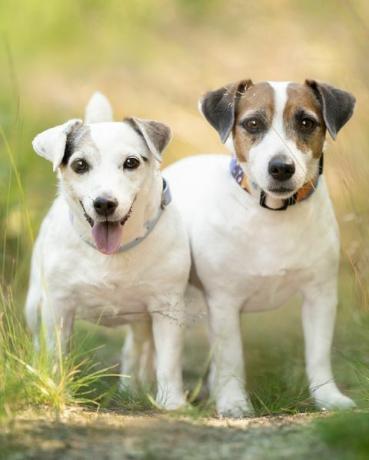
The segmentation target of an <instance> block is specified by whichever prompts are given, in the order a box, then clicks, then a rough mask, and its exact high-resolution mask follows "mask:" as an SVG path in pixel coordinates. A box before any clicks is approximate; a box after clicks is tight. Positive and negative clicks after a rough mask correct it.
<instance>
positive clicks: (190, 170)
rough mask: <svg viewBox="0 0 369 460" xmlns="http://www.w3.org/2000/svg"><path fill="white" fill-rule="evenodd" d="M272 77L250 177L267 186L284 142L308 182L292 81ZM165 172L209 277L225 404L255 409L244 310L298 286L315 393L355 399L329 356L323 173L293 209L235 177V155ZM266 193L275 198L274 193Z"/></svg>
mask: <svg viewBox="0 0 369 460" xmlns="http://www.w3.org/2000/svg"><path fill="white" fill-rule="evenodd" d="M272 86H273V88H274V89H275V96H276V97H275V101H276V107H275V108H276V110H275V114H276V115H275V118H274V120H273V129H272V130H271V131H270V132H269V133H268V134H267V135H266V136H265V139H263V140H262V142H261V143H260V144H259V145H258V146H256V147H255V148H253V149H251V152H250V153H251V159H250V168H249V169H248V172H249V174H250V175H252V177H251V179H250V180H255V181H257V185H258V186H259V187H265V188H267V182H268V177H267V173H266V171H267V164H268V161H269V159H270V157H271V156H272V155H274V154H276V153H278V151H279V150H280V149H283V152H284V153H285V154H286V155H292V156H293V158H295V161H296V163H297V165H296V169H298V168H300V170H299V172H297V171H296V174H297V175H298V176H300V175H301V178H299V179H298V181H299V182H298V183H301V185H302V184H303V183H304V182H305V181H306V178H307V176H308V174H309V168H310V167H311V166H310V163H309V158H305V157H304V158H302V156H303V154H302V153H301V152H299V151H298V149H297V147H296V145H294V144H293V143H292V141H290V140H289V139H287V138H286V137H285V133H284V129H283V124H282V114H283V107H284V104H285V101H286V84H274V83H272ZM230 145H231V143H230ZM297 159H299V161H298V162H297ZM311 161H313V160H312V159H311V158H310V162H311ZM315 166H316V165H315ZM164 175H165V176H166V177H167V178H168V180H169V181H170V183H171V184H172V193H173V197H174V201H175V203H176V205H177V207H178V208H179V210H180V212H181V214H182V217H183V219H184V221H185V223H186V225H187V230H188V233H189V236H190V244H191V251H192V255H193V264H194V266H195V269H196V272H197V274H198V276H199V278H200V280H201V282H202V284H203V287H204V293H205V296H206V301H207V305H208V311H209V327H210V337H211V346H212V353H213V364H212V369H211V373H210V384H211V391H212V394H213V396H214V398H215V400H216V406H217V410H218V413H219V414H220V415H221V416H232V417H241V416H244V415H248V414H251V413H252V412H253V409H252V406H251V403H250V400H249V398H248V395H247V392H246V389H245V374H244V362H243V356H242V338H241V331H240V318H239V315H240V313H241V312H248V311H262V310H267V309H271V308H277V307H279V306H281V305H282V304H284V303H285V302H286V301H287V300H288V299H289V298H290V297H291V296H293V295H294V294H296V293H299V294H300V295H301V297H302V299H303V307H302V312H303V313H302V317H303V326H304V334H305V343H306V370H307V375H308V379H309V385H310V390H311V394H312V396H313V398H314V399H315V401H316V404H317V405H318V407H320V408H325V409H331V408H348V407H352V406H353V402H352V401H351V400H350V399H349V398H347V397H346V396H344V395H343V394H342V393H341V392H340V391H339V390H338V388H337V386H336V384H335V382H334V379H333V375H332V371H331V364H330V347H331V342H332V335H333V328H334V322H335V311H336V303H337V293H336V284H337V270H338V259H339V234H338V228H337V223H336V219H335V216H334V211H333V208H332V204H331V201H330V198H329V195H328V191H327V188H326V184H325V181H324V177H321V178H320V180H319V184H318V187H317V190H316V191H315V192H314V193H313V194H312V196H311V197H310V198H309V199H307V200H305V201H303V202H300V203H298V204H296V205H295V206H291V207H289V208H288V209H287V210H286V211H271V210H268V209H264V208H262V207H261V206H260V205H259V201H258V199H257V198H256V197H255V196H253V195H252V194H249V193H246V192H245V191H244V190H243V189H242V188H241V187H240V186H239V185H238V184H237V183H236V181H235V180H234V179H233V178H232V177H231V175H230V173H229V157H228V156H223V155H201V156H196V157H191V158H187V159H184V160H182V161H179V162H178V163H176V164H174V165H172V166H170V167H169V168H167V169H166V170H165V171H164ZM297 185H298V184H297ZM269 199H271V200H272V202H273V196H270V194H269ZM278 200H279V201H280V199H279V198H278V199H274V202H276V201H278Z"/></svg>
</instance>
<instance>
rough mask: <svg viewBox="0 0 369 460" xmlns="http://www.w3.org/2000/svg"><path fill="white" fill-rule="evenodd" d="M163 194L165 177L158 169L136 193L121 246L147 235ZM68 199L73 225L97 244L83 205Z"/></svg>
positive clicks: (91, 243) (82, 235)
mask: <svg viewBox="0 0 369 460" xmlns="http://www.w3.org/2000/svg"><path fill="white" fill-rule="evenodd" d="M62 195H64V194H62ZM162 195H163V178H162V177H161V174H160V171H157V172H155V173H154V174H153V175H150V177H148V179H147V180H146V182H145V184H144V185H143V187H142V188H141V189H140V191H139V193H138V194H137V195H136V199H135V200H134V203H133V206H132V211H131V213H130V215H129V218H128V219H127V221H126V223H125V224H124V230H123V232H122V241H121V247H124V246H126V245H129V244H130V243H132V242H133V241H135V240H137V239H140V238H144V237H145V235H146V233H147V225H148V223H149V224H150V223H152V222H154V221H155V218H156V217H157V216H158V212H159V210H160V209H161V205H162ZM67 201H68V207H69V212H70V219H71V221H72V224H73V227H74V228H75V230H76V231H77V233H78V235H79V236H80V237H81V238H82V239H83V240H84V241H86V242H87V243H88V244H89V245H90V246H95V245H94V242H93V239H92V235H91V225H90V224H89V223H88V221H87V220H86V218H85V216H84V215H83V213H82V212H81V207H80V206H79V205H78V204H77V203H75V202H74V201H73V202H69V200H67Z"/></svg>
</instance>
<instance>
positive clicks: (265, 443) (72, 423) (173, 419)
mask: <svg viewBox="0 0 369 460" xmlns="http://www.w3.org/2000/svg"><path fill="white" fill-rule="evenodd" d="M321 416H323V414H298V415H291V416H289V415H284V416H273V417H259V418H253V419H245V420H236V421H235V420H228V419H222V420H220V419H215V418H209V419H203V418H201V419H198V420H194V419H191V418H188V417H178V416H173V415H161V414H159V415H158V414H150V415H147V414H144V415H125V414H120V413H116V412H109V411H105V412H92V411H86V410H81V409H70V410H68V411H67V412H66V413H65V414H64V415H63V416H61V417H55V416H52V415H50V414H46V415H45V413H43V414H41V413H38V414H37V413H34V412H25V413H23V414H22V416H19V417H17V418H16V419H15V420H14V421H13V422H12V423H10V424H9V425H7V426H6V427H3V429H2V432H1V433H0V446H1V447H0V459H7V460H23V459H37V460H43V459H53V460H59V459H63V460H64V459H66V460H72V459H73V460H76V459H86V458H90V459H106V460H118V459H119V460H122V459H127V460H136V459H137V460H138V459H143V460H153V459H160V460H167V459H168V460H169V459H170V460H172V459H173V460H177V459H178V460H187V459H189V460H197V459H205V460H206V459H222V460H223V459H232V460H233V459H242V460H248V459H250V460H251V459H252V460H258V459H286V458H297V459H305V458H306V459H312V458H314V459H315V458H318V457H319V456H322V458H327V456H329V451H327V447H326V446H324V444H323V443H322V442H321V441H320V440H319V438H317V435H316V434H315V432H314V430H312V429H311V427H310V425H311V421H312V420H313V419H314V418H316V417H321Z"/></svg>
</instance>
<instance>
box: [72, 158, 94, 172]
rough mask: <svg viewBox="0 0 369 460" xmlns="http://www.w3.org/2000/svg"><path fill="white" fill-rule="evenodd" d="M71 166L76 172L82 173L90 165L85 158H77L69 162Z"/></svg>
mask: <svg viewBox="0 0 369 460" xmlns="http://www.w3.org/2000/svg"><path fill="white" fill-rule="evenodd" d="M71 168H72V169H73V171H74V172H76V173H77V174H84V173H85V172H87V171H88V170H89V169H90V166H89V164H88V163H87V161H86V160H82V159H79V160H74V161H73V163H72V164H71Z"/></svg>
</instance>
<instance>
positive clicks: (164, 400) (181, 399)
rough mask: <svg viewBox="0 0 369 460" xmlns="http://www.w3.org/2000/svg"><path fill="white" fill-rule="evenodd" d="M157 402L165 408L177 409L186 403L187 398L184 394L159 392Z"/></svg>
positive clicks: (169, 409)
mask: <svg viewBox="0 0 369 460" xmlns="http://www.w3.org/2000/svg"><path fill="white" fill-rule="evenodd" d="M156 404H157V406H158V407H160V408H161V409H163V410H168V411H171V410H177V409H181V408H182V407H184V406H185V405H186V398H185V396H184V395H182V394H178V395H168V394H166V395H162V394H158V395H157V397H156Z"/></svg>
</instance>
